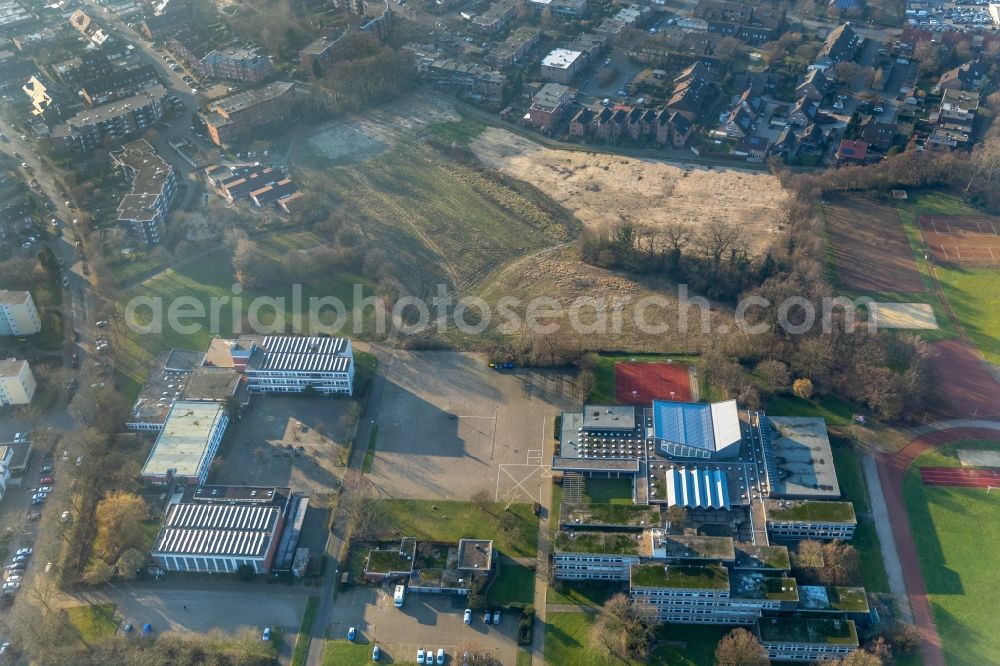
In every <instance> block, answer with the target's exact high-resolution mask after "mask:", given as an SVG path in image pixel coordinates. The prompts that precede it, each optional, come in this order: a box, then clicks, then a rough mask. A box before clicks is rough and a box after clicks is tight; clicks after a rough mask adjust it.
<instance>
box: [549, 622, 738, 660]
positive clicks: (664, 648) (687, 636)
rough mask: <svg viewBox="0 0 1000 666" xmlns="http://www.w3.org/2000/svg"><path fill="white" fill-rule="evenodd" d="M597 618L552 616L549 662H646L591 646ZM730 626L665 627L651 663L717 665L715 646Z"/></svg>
mask: <svg viewBox="0 0 1000 666" xmlns="http://www.w3.org/2000/svg"><path fill="white" fill-rule="evenodd" d="M593 621H594V615H592V614H590V613H549V615H548V618H547V621H546V624H545V663H547V664H559V666H605V665H606V664H608V663H615V664H619V665H620V666H625V665H626V664H627V665H628V666H639V665H640V664H642V663H643V662H636V661H627V662H626V661H621V660H615V661H614V662H610V661H609V660H608V658H607V657H606V656H604V655H603V654H601V653H600V652H598V651H596V650H594V649H593V648H592V647H590V641H591V627H592V626H593ZM729 630H730V627H716V626H708V625H703V626H698V625H684V626H677V625H661V626H660V627H658V628H657V632H656V634H657V641H658V644H657V645H656V647H655V648H654V650H653V651H652V654H650V656H649V659H648V660H647V661H646V662H645V663H647V664H656V665H657V666H704V665H705V664H711V663H714V657H715V647H716V645H717V644H718V642H719V639H720V638H722V637H723V636H724V635H725V634H726V633H728V632H729Z"/></svg>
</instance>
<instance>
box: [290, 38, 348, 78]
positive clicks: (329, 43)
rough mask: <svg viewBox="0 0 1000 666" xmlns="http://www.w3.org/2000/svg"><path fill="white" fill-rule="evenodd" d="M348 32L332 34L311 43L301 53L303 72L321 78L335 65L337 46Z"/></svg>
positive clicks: (300, 61)
mask: <svg viewBox="0 0 1000 666" xmlns="http://www.w3.org/2000/svg"><path fill="white" fill-rule="evenodd" d="M345 34H347V33H346V32H330V33H327V34H324V35H321V36H320V37H317V38H316V39H314V40H313V41H311V42H309V43H308V44H307V45H306V46H305V47H303V48H302V50H301V51H299V64H300V65H301V67H302V71H304V72H306V73H307V74H311V75H313V76H321V75H322V74H323V71H324V70H325V69H326V68H327V67H329V66H330V65H332V64H333V61H334V58H335V57H336V55H337V45H338V44H339V43H340V40H341V38H342V37H343V36H344V35H345Z"/></svg>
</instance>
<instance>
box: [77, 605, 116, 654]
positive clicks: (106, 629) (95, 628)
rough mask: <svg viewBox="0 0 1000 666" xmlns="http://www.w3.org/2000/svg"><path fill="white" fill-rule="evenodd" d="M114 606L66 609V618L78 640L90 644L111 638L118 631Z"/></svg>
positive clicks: (88, 606)
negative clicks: (78, 637)
mask: <svg viewBox="0 0 1000 666" xmlns="http://www.w3.org/2000/svg"><path fill="white" fill-rule="evenodd" d="M115 608H116V606H115V604H90V605H87V606H73V607H71V608H67V609H66V616H67V618H68V619H69V623H70V626H72V627H73V628H74V629H75V630H76V632H77V634H79V636H80V640H81V641H83V642H84V643H86V644H88V645H89V644H91V643H95V642H98V641H100V640H103V639H104V638H107V637H108V636H113V635H114V634H115V632H116V631H117V630H118V621H117V620H116V619H115Z"/></svg>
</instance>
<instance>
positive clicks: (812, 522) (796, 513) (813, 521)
mask: <svg viewBox="0 0 1000 666" xmlns="http://www.w3.org/2000/svg"><path fill="white" fill-rule="evenodd" d="M764 512H765V515H766V521H767V533H768V534H769V535H770V536H771V537H772V538H775V539H818V540H827V541H828V540H832V539H850V538H851V537H853V536H854V528H855V527H857V524H858V520H857V517H856V516H855V514H854V504H852V503H851V502H822V501H814V500H775V499H768V500H764Z"/></svg>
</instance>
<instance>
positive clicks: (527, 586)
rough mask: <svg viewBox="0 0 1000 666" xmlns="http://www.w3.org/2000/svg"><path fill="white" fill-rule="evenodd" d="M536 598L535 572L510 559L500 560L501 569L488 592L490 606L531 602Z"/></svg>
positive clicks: (487, 597) (487, 600)
mask: <svg viewBox="0 0 1000 666" xmlns="http://www.w3.org/2000/svg"><path fill="white" fill-rule="evenodd" d="M534 599H535V572H534V571H532V570H531V569H529V568H528V567H526V566H524V565H523V564H518V563H517V562H513V561H511V560H508V559H503V560H502V561H501V562H500V571H499V572H498V573H497V576H496V578H495V579H494V580H493V582H492V583H491V584H490V589H489V591H488V592H487V593H486V603H487V604H488V605H490V606H507V605H508V604H512V603H523V604H531V603H532V602H533V601H534Z"/></svg>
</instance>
